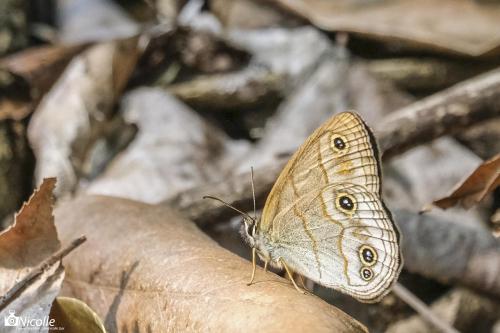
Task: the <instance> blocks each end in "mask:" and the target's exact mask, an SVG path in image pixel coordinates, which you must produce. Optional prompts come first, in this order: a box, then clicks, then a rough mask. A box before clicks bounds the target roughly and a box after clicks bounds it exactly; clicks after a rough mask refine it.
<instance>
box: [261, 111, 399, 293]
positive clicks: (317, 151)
mask: <svg viewBox="0 0 500 333" xmlns="http://www.w3.org/2000/svg"><path fill="white" fill-rule="evenodd" d="M380 184H381V174H380V166H379V156H378V151H377V147H376V143H375V141H374V139H373V135H372V134H371V131H370V129H369V128H368V127H367V126H366V125H365V124H364V122H363V121H362V120H361V118H360V117H359V116H358V115H356V114H354V113H351V112H346V113H341V114H338V115H336V116H334V117H333V118H332V119H330V120H329V121H328V122H327V123H325V124H324V125H323V126H322V127H320V128H319V129H317V130H316V131H315V132H314V133H313V134H312V135H311V136H310V137H309V138H308V140H307V141H306V142H305V143H304V144H303V146H302V147H301V148H300V149H299V150H298V151H297V153H296V154H295V155H294V156H293V157H292V158H291V160H290V161H289V162H288V164H287V165H286V167H285V169H284V170H283V172H282V174H281V175H280V176H279V178H278V180H277V182H276V184H275V185H274V187H273V189H272V191H271V193H270V195H269V197H268V199H267V202H266V205H265V207H264V212H263V215H262V222H261V224H260V225H259V228H260V229H261V231H262V232H263V233H264V234H265V235H266V237H267V239H269V242H270V244H269V245H270V247H271V248H272V249H273V251H274V255H275V256H278V257H281V258H283V259H284V260H285V262H286V263H287V264H289V265H290V266H291V267H292V269H294V270H295V271H297V272H299V273H301V274H302V275H304V276H306V277H308V278H310V279H312V280H314V281H316V282H318V283H319V284H321V285H324V286H327V287H332V288H335V289H338V290H340V291H342V292H344V293H347V294H350V295H352V296H354V297H356V298H357V299H359V300H362V301H367V302H370V301H375V300H378V299H379V298H380V297H381V296H383V295H384V294H385V293H387V292H388V290H389V288H390V286H391V285H392V283H393V282H394V281H395V280H396V279H397V277H398V275H399V272H400V270H401V264H402V259H401V254H400V249H399V234H398V230H397V228H396V226H395V224H394V222H393V221H392V219H391V216H390V213H389V211H388V210H387V209H386V208H385V206H384V204H383V202H382V200H381V198H380Z"/></svg>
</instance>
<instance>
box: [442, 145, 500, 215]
mask: <svg viewBox="0 0 500 333" xmlns="http://www.w3.org/2000/svg"><path fill="white" fill-rule="evenodd" d="M498 186H500V154H499V155H496V156H494V157H493V158H491V159H489V160H487V161H485V162H483V163H482V164H481V165H480V166H479V167H477V168H476V170H474V172H472V174H470V175H469V176H468V177H467V178H466V179H465V180H464V181H462V182H460V183H459V184H458V186H457V187H456V188H455V189H454V190H453V191H452V192H451V194H449V195H447V196H446V197H444V198H441V199H438V200H435V201H434V202H433V204H434V205H436V206H438V207H440V208H443V209H446V208H450V207H452V206H455V205H457V204H459V205H461V206H462V207H464V208H466V209H468V208H470V207H472V206H474V205H476V204H478V203H479V202H480V201H481V200H483V199H484V197H485V196H486V195H487V194H489V193H491V192H493V190H495V188H497V187H498Z"/></svg>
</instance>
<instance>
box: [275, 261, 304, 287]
mask: <svg viewBox="0 0 500 333" xmlns="http://www.w3.org/2000/svg"><path fill="white" fill-rule="evenodd" d="M280 261H281V263H282V264H283V267H285V270H286V273H287V274H288V277H289V278H290V280H291V281H292V283H293V286H294V287H295V289H296V290H297V291H298V292H299V293H301V294H304V295H305V294H307V292H306V291H305V290H302V289H300V288H299V287H298V286H297V284H296V283H295V280H294V279H293V275H292V272H291V271H290V269H289V268H288V266H287V265H286V263H285V261H284V260H283V259H281V258H280Z"/></svg>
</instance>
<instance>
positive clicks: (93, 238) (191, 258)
mask: <svg viewBox="0 0 500 333" xmlns="http://www.w3.org/2000/svg"><path fill="white" fill-rule="evenodd" d="M55 214H56V220H57V221H58V222H57V223H58V225H57V226H58V229H59V231H60V234H61V238H62V239H63V240H70V239H73V238H74V236H75V235H80V234H82V233H84V234H86V235H87V236H88V242H87V244H84V245H83V248H82V249H81V251H77V252H73V253H72V254H71V255H69V256H68V257H67V258H66V259H65V265H66V267H67V278H66V280H65V286H64V288H63V289H64V290H65V293H66V294H70V295H72V296H75V297H77V298H79V299H81V300H83V301H84V302H85V303H87V304H88V305H89V306H91V307H92V308H93V309H94V310H95V311H96V313H97V314H98V315H99V316H100V317H101V318H105V320H104V323H105V326H106V329H107V330H108V331H110V332H114V331H116V330H118V329H119V330H120V331H124V332H125V331H127V332H131V331H134V332H179V331H183V332H184V331H187V332H193V331H196V332H206V331H212V332H236V331H240V330H241V329H242V327H243V328H244V330H245V331H247V332H286V331H296V332H306V331H308V332H364V331H366V329H365V328H364V327H363V326H362V325H361V324H359V323H358V322H357V321H355V320H354V319H352V318H351V317H349V316H348V315H346V314H345V313H344V312H342V311H340V310H339V309H337V308H335V307H333V306H332V305H329V304H327V303H326V302H324V301H322V300H321V299H319V298H317V297H315V296H312V295H302V294H300V293H298V292H297V291H296V290H295V289H294V288H293V286H292V285H291V284H290V282H288V281H286V280H284V279H282V278H280V277H278V276H277V275H275V274H273V273H269V272H268V273H264V272H263V270H262V269H259V270H258V272H257V276H256V281H257V283H255V284H254V285H252V286H247V285H246V282H247V281H248V278H249V276H250V272H251V268H252V265H251V263H250V262H248V261H246V260H243V259H242V258H240V257H238V256H236V255H234V254H232V253H230V252H228V251H227V250H225V249H223V248H221V247H220V246H219V245H217V243H215V242H214V241H213V240H211V239H210V238H209V237H208V236H206V235H205V234H203V233H202V232H201V231H200V230H199V229H198V228H197V227H196V226H195V225H194V223H192V222H190V221H188V220H185V219H184V218H182V217H180V216H179V215H178V214H176V213H175V212H174V211H172V210H171V209H170V208H168V207H165V206H163V207H162V206H151V205H147V204H143V203H138V202H134V201H130V200H125V199H119V198H112V197H104V196H88V197H80V198H77V199H76V200H74V201H71V202H64V203H63V204H62V205H60V206H59V207H58V208H57V209H56V213H55ZM120 235H121V236H120Z"/></svg>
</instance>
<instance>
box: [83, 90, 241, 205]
mask: <svg viewBox="0 0 500 333" xmlns="http://www.w3.org/2000/svg"><path fill="white" fill-rule="evenodd" d="M121 104H122V106H123V108H122V110H121V112H122V114H123V117H124V119H125V120H126V121H127V122H129V123H132V124H135V125H136V126H137V128H138V134H137V135H136V137H135V138H134V141H133V142H132V143H131V144H130V145H129V146H128V147H127V148H126V149H125V150H124V151H123V152H121V153H120V154H119V155H117V156H116V158H115V159H114V160H113V161H111V163H110V164H109V165H108V167H107V169H106V170H105V172H104V173H103V174H102V175H100V176H99V177H98V178H96V179H95V180H94V181H92V182H91V183H90V184H89V186H88V188H87V192H88V193H92V194H105V195H113V196H119V197H122V198H128V199H134V200H139V201H143V202H148V203H157V202H159V201H161V200H164V199H166V198H169V197H172V196H173V195H175V194H177V193H179V192H181V191H184V190H186V189H188V188H191V187H193V186H194V185H197V184H200V183H206V182H214V181H218V180H221V179H222V177H223V174H224V172H223V170H224V168H227V166H228V165H229V164H228V163H227V158H228V157H231V158H233V157H235V154H237V155H238V156H241V152H240V153H238V151H243V150H244V149H245V148H247V147H248V144H247V143H241V144H240V143H238V142H233V141H231V140H229V139H228V138H227V136H226V135H225V134H224V133H223V132H221V131H220V130H218V129H217V128H215V127H213V126H211V125H210V124H207V123H206V122H205V121H203V119H202V118H201V117H200V116H199V115H198V114H196V113H195V112H194V111H193V110H191V109H189V107H187V106H186V105H184V104H183V103H182V102H180V101H179V100H177V99H176V98H175V97H173V96H171V95H170V94H168V93H167V92H165V91H163V90H162V89H159V88H140V89H136V90H134V91H131V92H130V93H128V94H127V95H126V96H125V98H124V99H123V102H122V103H121Z"/></svg>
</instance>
